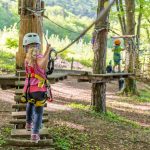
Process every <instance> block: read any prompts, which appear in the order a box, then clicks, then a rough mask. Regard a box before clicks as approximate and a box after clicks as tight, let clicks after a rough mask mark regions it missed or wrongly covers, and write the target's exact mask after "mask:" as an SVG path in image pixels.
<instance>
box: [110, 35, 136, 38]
mask: <svg viewBox="0 0 150 150" xmlns="http://www.w3.org/2000/svg"><path fill="white" fill-rule="evenodd" d="M133 37H136V35H122V36H112V38H133Z"/></svg>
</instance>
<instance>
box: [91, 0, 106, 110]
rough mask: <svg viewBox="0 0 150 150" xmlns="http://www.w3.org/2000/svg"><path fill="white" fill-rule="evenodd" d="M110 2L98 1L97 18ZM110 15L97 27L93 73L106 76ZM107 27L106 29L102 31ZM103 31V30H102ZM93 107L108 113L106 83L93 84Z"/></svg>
mask: <svg viewBox="0 0 150 150" xmlns="http://www.w3.org/2000/svg"><path fill="white" fill-rule="evenodd" d="M107 3H108V0H98V9H97V16H98V15H99V13H100V11H101V10H103V9H104V7H105V6H106V4H107ZM108 14H109V13H107V14H106V15H105V16H104V17H103V19H102V20H101V21H100V22H98V23H97V24H96V25H95V29H97V32H96V39H95V42H94V48H93V49H94V62H93V73H94V74H105V73H106V49H107V34H108V31H107V25H108ZM104 27H106V29H102V28H104ZM101 29H102V30H101ZM91 105H92V107H93V108H94V109H95V111H97V112H106V83H105V82H102V83H93V84H92V103H91Z"/></svg>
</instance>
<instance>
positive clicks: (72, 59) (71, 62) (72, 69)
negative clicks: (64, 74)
mask: <svg viewBox="0 0 150 150" xmlns="http://www.w3.org/2000/svg"><path fill="white" fill-rule="evenodd" d="M73 62H74V59H73V57H72V60H71V70H73Z"/></svg>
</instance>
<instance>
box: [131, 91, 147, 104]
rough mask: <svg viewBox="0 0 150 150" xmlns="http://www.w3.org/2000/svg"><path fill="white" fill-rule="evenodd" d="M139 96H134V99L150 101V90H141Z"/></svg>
mask: <svg viewBox="0 0 150 150" xmlns="http://www.w3.org/2000/svg"><path fill="white" fill-rule="evenodd" d="M139 94H140V95H139V96H134V97H133V98H134V100H136V101H139V102H150V90H139Z"/></svg>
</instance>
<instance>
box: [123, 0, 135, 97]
mask: <svg viewBox="0 0 150 150" xmlns="http://www.w3.org/2000/svg"><path fill="white" fill-rule="evenodd" d="M125 4H126V20H127V34H128V35H134V34H135V1H134V0H132V1H129V0H125ZM131 42H132V40H130V41H129V45H128V54H129V64H127V65H128V66H127V69H128V72H129V73H133V72H134V73H135V68H134V67H135V66H134V65H135V64H134V61H135V49H133V47H132V46H131V44H130V43H131ZM124 92H125V93H126V94H131V95H134V94H137V88H136V80H135V79H134V78H128V79H126V87H125V89H124Z"/></svg>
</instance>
